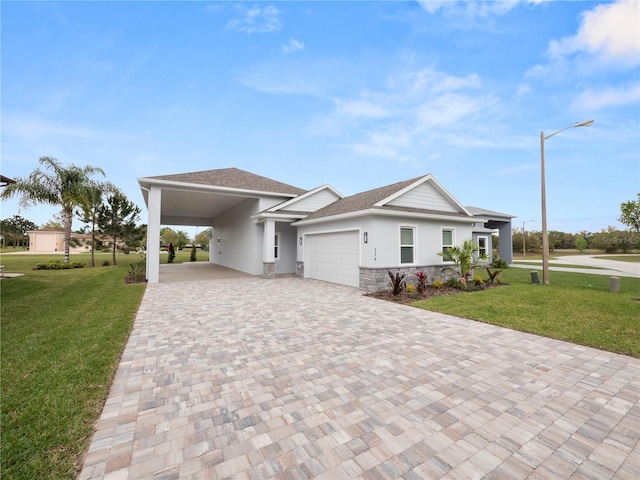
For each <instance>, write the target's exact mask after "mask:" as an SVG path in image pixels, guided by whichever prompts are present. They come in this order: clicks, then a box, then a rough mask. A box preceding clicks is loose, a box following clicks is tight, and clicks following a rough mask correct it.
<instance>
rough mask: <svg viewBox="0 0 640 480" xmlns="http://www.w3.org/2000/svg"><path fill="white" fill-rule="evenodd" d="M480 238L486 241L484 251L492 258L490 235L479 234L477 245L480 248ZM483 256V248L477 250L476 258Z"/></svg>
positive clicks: (488, 257)
mask: <svg viewBox="0 0 640 480" xmlns="http://www.w3.org/2000/svg"><path fill="white" fill-rule="evenodd" d="M480 239H483V240H484V241H485V245H484V253H485V255H486V256H487V259H490V258H491V252H490V251H489V235H478V236H477V237H476V245H477V246H478V247H479V248H480ZM481 256H482V248H480V250H478V251H477V252H476V259H478V258H480V257H481Z"/></svg>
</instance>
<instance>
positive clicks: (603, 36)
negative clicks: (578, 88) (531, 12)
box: [549, 0, 640, 66]
mask: <svg viewBox="0 0 640 480" xmlns="http://www.w3.org/2000/svg"><path fill="white" fill-rule="evenodd" d="M577 53H588V54H590V55H593V56H596V57H599V58H601V59H602V60H604V61H608V62H621V63H624V64H628V65H631V66H636V65H638V64H640V2H638V1H635V0H633V1H619V2H617V3H612V4H605V5H598V6H596V7H595V8H593V9H592V10H589V11H587V12H584V13H583V14H582V22H581V25H580V29H579V30H578V33H576V34H575V35H573V36H569V37H564V38H561V39H560V40H553V41H551V42H550V43H549V55H550V57H551V58H552V59H554V60H556V59H561V58H562V57H565V56H571V55H574V54H577Z"/></svg>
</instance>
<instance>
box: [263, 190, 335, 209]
mask: <svg viewBox="0 0 640 480" xmlns="http://www.w3.org/2000/svg"><path fill="white" fill-rule="evenodd" d="M322 190H330V191H331V192H333V193H335V194H336V195H337V196H338V198H339V199H341V198H344V196H343V195H342V194H341V193H340V192H338V191H337V190H336V189H335V188H333V187H332V186H331V185H329V184H325V185H322V186H320V187H317V188H314V189H313V190H309V191H308V192H305V193H303V194H302V195H298V196H297V197H295V198H292V199H291V200H287V201H285V202H283V203H279V204H278V205H275V206H273V207H271V208H269V209H268V210H267V212H276V211H278V210H282V209H283V208H284V207H288V206H290V205H293V204H295V203H297V202H299V201H301V200H304V199H305V198H308V197H310V196H312V195H315V194H316V193H318V192H321V191H322Z"/></svg>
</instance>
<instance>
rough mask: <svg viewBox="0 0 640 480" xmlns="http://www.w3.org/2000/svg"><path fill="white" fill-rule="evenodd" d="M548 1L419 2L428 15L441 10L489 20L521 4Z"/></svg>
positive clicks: (432, 0) (449, 0)
mask: <svg viewBox="0 0 640 480" xmlns="http://www.w3.org/2000/svg"><path fill="white" fill-rule="evenodd" d="M544 1H546V0H524V1H520V0H500V1H491V2H487V1H478V0H458V1H454V0H446V1H438V0H418V3H420V5H421V6H422V8H423V9H424V10H426V11H427V12H428V13H431V14H433V13H436V12H438V11H439V10H441V11H443V12H444V13H445V14H447V15H452V16H453V15H455V16H464V17H469V18H487V17H490V16H494V15H504V14H506V13H507V12H509V11H510V10H512V9H513V8H515V7H516V6H518V4H519V3H542V2H544Z"/></svg>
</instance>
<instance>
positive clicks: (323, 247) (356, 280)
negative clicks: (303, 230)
mask: <svg viewBox="0 0 640 480" xmlns="http://www.w3.org/2000/svg"><path fill="white" fill-rule="evenodd" d="M359 238H360V235H359V233H358V231H357V230H352V231H347V232H332V233H319V234H314V235H307V236H306V237H305V248H304V252H305V253H304V270H305V277H307V278H315V279H316V280H324V281H325V282H332V283H339V284H342V285H349V286H351V287H359V286H360V268H359V266H360V245H359V243H358V239H359Z"/></svg>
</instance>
